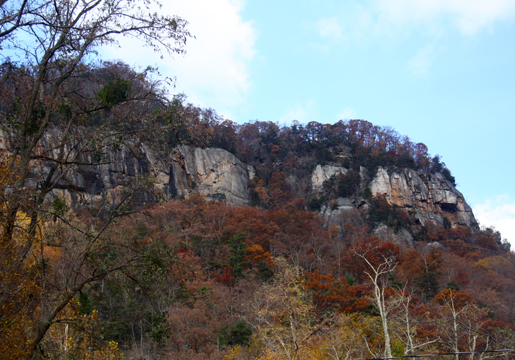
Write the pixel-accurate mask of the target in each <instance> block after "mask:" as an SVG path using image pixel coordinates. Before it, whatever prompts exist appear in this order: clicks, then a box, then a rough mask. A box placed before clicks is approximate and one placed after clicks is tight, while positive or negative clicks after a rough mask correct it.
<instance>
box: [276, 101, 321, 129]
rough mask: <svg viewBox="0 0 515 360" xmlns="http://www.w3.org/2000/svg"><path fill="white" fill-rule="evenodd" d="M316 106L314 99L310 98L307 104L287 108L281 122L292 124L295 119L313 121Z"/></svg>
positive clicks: (305, 121)
mask: <svg viewBox="0 0 515 360" xmlns="http://www.w3.org/2000/svg"><path fill="white" fill-rule="evenodd" d="M314 106H315V101H314V100H309V101H307V102H306V103H305V104H297V105H296V106H294V107H292V108H290V109H288V110H286V112H285V113H284V115H283V116H281V117H280V118H279V123H280V124H290V123H291V122H292V121H293V120H297V121H298V122H300V123H307V122H310V121H313V120H314V119H313V110H314Z"/></svg>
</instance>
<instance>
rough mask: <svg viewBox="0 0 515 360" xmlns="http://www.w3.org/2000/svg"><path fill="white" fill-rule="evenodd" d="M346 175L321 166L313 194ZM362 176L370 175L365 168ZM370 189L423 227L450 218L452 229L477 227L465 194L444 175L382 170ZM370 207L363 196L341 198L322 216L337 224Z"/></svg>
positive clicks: (332, 168) (315, 176)
mask: <svg viewBox="0 0 515 360" xmlns="http://www.w3.org/2000/svg"><path fill="white" fill-rule="evenodd" d="M346 172H347V171H346V170H345V168H339V167H335V166H323V167H322V166H320V165H319V166H317V167H316V168H315V170H314V171H313V174H312V188H313V191H315V192H318V191H320V190H321V189H322V184H323V181H325V180H327V179H329V178H330V177H331V176H333V175H335V174H336V175H339V174H345V173H346ZM361 176H362V179H363V178H364V177H366V176H367V175H366V171H365V170H364V169H363V168H362V170H361ZM368 187H369V189H370V191H371V193H372V195H374V196H384V197H385V199H386V201H387V202H388V203H389V204H390V205H396V206H398V207H399V209H400V210H402V211H405V212H406V213H408V214H409V215H410V216H411V217H412V218H413V219H414V220H415V222H416V223H417V224H419V225H424V224H425V223H426V221H428V220H430V221H433V222H434V223H435V224H438V225H442V224H444V218H446V219H447V220H448V221H449V223H450V224H451V225H452V226H457V225H463V226H471V227H475V226H477V222H476V220H475V218H474V214H473V213H472V209H471V208H470V206H469V205H468V204H467V203H466V201H465V198H464V197H463V194H462V193H461V192H459V191H458V190H457V189H456V188H455V187H454V186H453V185H452V184H451V183H450V182H449V181H448V180H447V179H445V177H444V176H443V175H442V174H440V173H436V174H431V173H428V172H424V171H415V170H412V169H403V170H395V171H393V170H388V169H385V168H383V167H379V169H378V170H377V173H376V174H375V176H374V177H373V178H372V179H371V181H370V184H369V185H368ZM366 206H367V202H366V201H365V199H363V198H360V197H353V198H349V199H346V198H339V199H337V200H336V202H335V203H334V204H333V205H332V206H323V207H322V209H321V214H322V215H323V216H325V217H326V218H327V219H329V221H330V222H335V221H336V217H337V216H338V215H339V214H341V213H343V212H345V211H349V210H359V209H361V208H363V207H366Z"/></svg>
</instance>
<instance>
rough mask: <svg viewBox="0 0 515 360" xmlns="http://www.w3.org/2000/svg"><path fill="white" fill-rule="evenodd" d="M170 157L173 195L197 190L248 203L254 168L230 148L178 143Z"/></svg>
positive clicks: (217, 198)
mask: <svg viewBox="0 0 515 360" xmlns="http://www.w3.org/2000/svg"><path fill="white" fill-rule="evenodd" d="M171 157H172V169H173V171H171V172H170V174H171V175H172V176H173V179H170V189H171V191H170V194H171V195H172V196H180V197H186V198H187V197H189V196H190V195H192V194H198V195H202V196H204V197H206V198H207V199H210V200H218V201H221V200H222V201H227V202H228V203H229V204H232V205H247V204H248V203H249V201H250V196H249V191H248V188H247V183H248V180H249V179H250V178H253V177H254V176H255V171H254V168H253V167H252V166H247V165H245V164H243V163H242V162H241V161H240V160H239V159H238V158H236V157H235V156H234V155H233V154H231V153H230V152H228V151H225V150H222V149H200V148H195V149H194V148H191V147H188V146H179V147H177V148H176V149H175V150H174V151H173V153H172V156H171Z"/></svg>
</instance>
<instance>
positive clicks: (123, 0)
mask: <svg viewBox="0 0 515 360" xmlns="http://www.w3.org/2000/svg"><path fill="white" fill-rule="evenodd" d="M0 6H1V8H0V10H1V12H0V45H1V46H2V50H4V49H5V50H9V51H5V52H4V51H3V56H4V62H3V64H2V66H1V68H0V129H1V137H2V140H3V143H4V144H7V145H6V147H7V149H3V150H7V152H9V153H10V154H9V155H10V156H9V157H8V159H9V160H8V161H9V169H10V170H9V171H10V173H11V174H12V177H11V178H12V179H14V180H13V181H10V182H9V183H8V184H7V185H6V184H2V189H1V200H2V204H3V205H2V208H1V214H0V215H1V216H0V219H1V223H0V227H1V232H2V238H1V239H0V241H1V242H2V245H3V246H2V247H1V248H2V249H8V248H9V247H10V246H9V244H13V245H14V244H15V242H16V241H17V240H16V239H19V238H20V237H19V236H16V234H17V233H20V232H23V233H24V236H23V239H26V240H25V242H26V243H25V244H24V246H18V247H17V249H20V250H19V251H18V253H17V254H16V256H14V257H13V260H12V262H11V263H10V266H11V268H12V272H13V273H15V272H16V271H17V270H16V269H19V268H21V267H22V266H23V264H24V263H28V262H33V261H38V260H34V259H39V260H41V264H43V265H44V263H45V261H47V260H48V259H45V256H46V250H45V247H46V248H49V247H54V248H62V249H65V248H66V249H71V250H74V251H71V252H70V253H69V256H68V257H63V258H62V259H63V263H62V264H61V269H63V271H62V274H61V275H63V281H61V282H60V283H61V284H64V285H63V286H60V287H57V286H55V284H52V279H51V278H50V277H49V274H48V273H45V272H44V271H41V272H40V274H39V275H40V279H41V284H43V286H47V285H48V294H45V296H46V299H47V300H48V299H50V300H52V299H53V301H50V302H47V303H46V304H44V305H45V306H44V309H43V310H44V311H42V314H41V316H40V319H38V320H39V324H38V327H37V329H35V330H34V333H33V336H32V338H31V340H30V344H28V352H27V358H32V357H33V356H34V354H35V352H36V350H37V348H38V347H39V346H40V344H41V343H42V341H43V340H44V338H45V336H46V335H47V333H48V330H49V329H50V328H51V327H52V325H53V324H54V323H55V319H57V318H58V317H59V315H60V313H61V312H62V311H63V309H65V308H66V307H67V305H68V304H69V303H70V302H71V301H72V300H73V298H74V297H75V296H76V295H77V293H78V292H80V291H82V290H83V289H84V288H85V287H87V286H89V284H91V283H94V282H96V281H99V280H102V279H103V278H105V277H106V276H108V275H109V274H111V273H115V272H123V271H124V270H125V269H126V268H127V267H128V266H131V265H132V264H134V262H135V261H137V260H138V257H139V255H138V254H135V253H133V252H131V251H128V252H127V256H126V257H120V259H119V260H120V261H117V262H115V263H108V264H106V263H103V261H101V257H100V258H98V259H96V258H95V256H93V254H98V251H104V250H105V249H107V248H109V247H103V248H101V249H100V250H99V248H98V246H99V245H98V244H99V243H101V239H102V238H103V237H104V236H105V231H106V229H107V228H108V226H109V224H110V223H111V222H112V221H113V220H114V219H116V218H117V217H118V216H119V215H120V214H121V213H123V212H124V211H123V210H124V206H125V205H126V204H127V203H128V202H129V201H130V199H131V196H132V193H131V191H128V192H127V194H126V196H125V197H124V198H123V199H122V201H121V202H120V203H118V204H112V206H111V207H110V208H109V209H107V210H106V215H105V217H104V223H103V224H99V225H97V226H95V227H93V228H87V229H81V228H80V227H78V226H72V225H73V224H72V223H71V222H69V221H68V220H67V218H66V216H63V209H65V208H66V204H65V203H59V202H58V203H57V205H58V206H57V207H52V206H47V204H46V203H47V202H46V201H45V199H47V195H48V194H49V193H50V192H51V191H52V190H53V189H54V188H55V187H56V185H57V184H59V183H60V182H62V181H66V180H67V176H68V175H69V174H70V172H71V171H73V169H76V168H77V166H84V165H95V164H100V163H102V162H103V161H104V160H103V159H102V158H97V157H96V156H95V152H98V150H101V149H102V148H103V147H105V146H106V143H108V142H109V141H111V142H112V140H106V139H113V138H114V137H118V136H122V135H123V134H124V133H125V131H124V129H123V128H121V127H120V126H119V125H120V124H119V122H120V120H119V117H116V116H115V115H113V116H110V114H111V113H113V112H115V108H116V106H117V105H120V104H125V105H127V103H129V102H131V101H134V100H142V102H143V103H145V104H147V103H148V102H151V101H155V102H161V104H162V105H166V104H167V103H166V102H167V99H166V97H165V96H164V94H162V93H159V90H158V89H157V88H156V86H157V84H156V83H155V82H145V81H142V80H141V79H144V78H145V77H146V76H147V75H148V74H147V72H145V71H144V72H142V73H140V74H136V75H134V76H133V78H128V77H127V76H126V75H127V74H122V73H116V72H114V73H116V74H115V76H113V77H112V78H110V79H104V81H103V82H101V81H100V82H98V84H97V85H96V87H95V86H89V85H88V84H91V83H92V81H90V80H91V79H89V78H88V76H92V75H91V74H93V73H95V71H97V70H98V67H96V68H95V66H91V65H88V62H92V61H93V59H94V56H95V55H96V54H97V51H98V48H99V46H103V45H108V44H111V45H113V44H115V45H116V43H117V39H119V38H120V36H129V37H133V38H137V39H140V40H142V41H143V42H144V43H145V44H146V45H147V46H149V47H150V48H151V49H152V50H155V51H159V52H162V53H166V54H170V55H171V54H174V53H175V54H181V53H183V52H184V46H185V44H186V40H187V39H188V38H189V37H190V34H189V32H188V30H187V28H186V26H187V22H186V21H185V20H183V19H182V18H180V17H177V16H166V15H160V14H158V13H157V12H156V10H157V9H158V7H159V6H160V4H159V2H158V1H157V0H54V1H45V0H35V1H26V0H0ZM6 54H10V56H11V58H6V57H5V55H6ZM97 72H98V71H97ZM95 76H97V77H98V76H99V75H98V74H97V75H95ZM140 85H141V86H140ZM88 86H89V87H88ZM138 86H139V87H138ZM136 88H137V89H136ZM98 114H100V115H98ZM95 119H96V120H97V123H98V122H100V124H97V125H96V127H95V129H94V131H90V129H89V127H90V126H92V122H93V121H94V120H95ZM98 119H100V120H98ZM106 119H107V120H109V121H105V120H106ZM117 122H118V123H117ZM36 165H38V166H40V167H41V168H43V171H42V173H41V174H40V175H41V178H40V179H38V181H37V182H35V183H34V182H33V183H31V182H30V181H29V180H31V178H30V176H31V172H32V171H33V168H34V167H35V166H36ZM135 187H137V186H136V185H135ZM137 190H138V189H137V188H136V189H135V191H137ZM58 208H60V210H59V209H58ZM100 210H102V209H100ZM49 213H51V214H49ZM43 215H45V216H46V215H50V216H52V217H53V218H54V219H59V221H60V224H68V225H69V231H70V232H71V233H73V235H69V236H67V237H65V238H63V239H62V241H61V243H59V244H51V243H50V240H52V239H42V240H41V239H39V238H38V237H37V236H36V233H37V229H38V227H40V225H41V221H40V220H41V218H42V216H43ZM52 217H49V219H52ZM27 224H28V225H27ZM36 240H37V241H36ZM53 240H55V238H54V239H53ZM72 240H73V241H76V242H78V243H73V241H72ZM36 243H37V244H38V246H37V248H38V249H35V248H36V246H35V244H36ZM108 243H112V241H109V242H108ZM75 250H77V251H75ZM129 250H130V249H129ZM65 270H66V271H65ZM66 276H70V277H69V278H67V279H64V277H66ZM0 285H1V286H4V284H0ZM3 290H5V289H4V288H2V289H0V292H2V293H3ZM52 297H53V298H52ZM0 300H1V301H3V298H2V299H0Z"/></svg>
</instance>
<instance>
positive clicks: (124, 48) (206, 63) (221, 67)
mask: <svg viewBox="0 0 515 360" xmlns="http://www.w3.org/2000/svg"><path fill="white" fill-rule="evenodd" d="M163 3H164V4H163V7H162V9H160V10H159V11H160V12H162V13H166V14H170V15H178V16H180V17H182V18H184V19H186V20H187V21H188V22H189V26H188V29H189V31H190V32H191V33H192V34H193V35H194V36H195V37H196V38H195V39H189V40H188V43H187V45H186V51H187V53H186V55H184V56H174V58H173V59H172V58H165V60H160V59H159V56H158V55H157V54H154V53H153V52H152V51H151V50H149V49H148V48H145V47H142V46H140V44H137V43H135V42H134V40H132V41H130V40H127V39H123V41H122V42H121V48H120V49H112V48H110V49H109V48H108V49H105V51H103V55H104V56H107V57H109V58H115V59H123V60H124V61H126V62H128V63H129V64H131V65H133V64H138V65H141V66H146V65H154V64H157V65H158V67H159V69H160V70H161V72H162V73H163V75H165V76H169V77H176V78H177V89H176V92H184V93H185V94H186V95H187V96H188V98H189V100H190V101H191V102H193V103H195V104H198V105H201V106H206V107H213V108H215V109H217V111H219V112H220V113H221V114H224V115H227V114H228V113H230V112H231V109H233V108H234V107H235V106H237V105H238V104H241V103H242V102H244V101H245V98H246V95H247V93H248V91H249V88H250V87H251V80H250V71H249V64H250V62H251V61H252V59H253V58H254V56H255V54H256V50H255V41H256V37H257V35H256V32H255V30H254V28H253V25H252V23H250V22H246V21H243V19H242V18H241V15H240V13H241V11H242V10H243V7H244V4H243V2H242V1H238V0H188V1H181V2H178V1H169V2H163Z"/></svg>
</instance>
